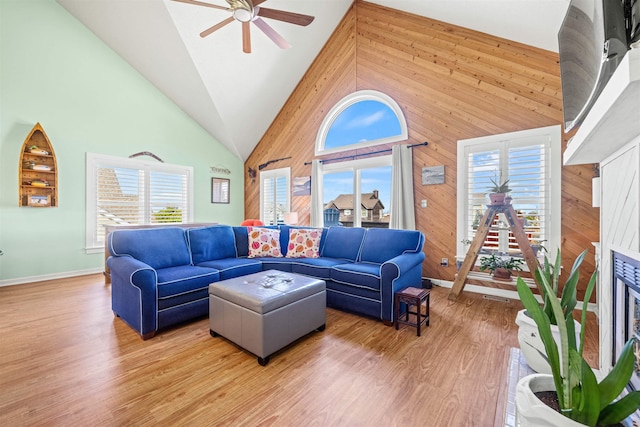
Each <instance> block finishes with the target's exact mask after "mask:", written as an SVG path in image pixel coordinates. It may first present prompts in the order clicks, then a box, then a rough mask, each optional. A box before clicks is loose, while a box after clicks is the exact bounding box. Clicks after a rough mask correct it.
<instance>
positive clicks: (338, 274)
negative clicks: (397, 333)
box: [107, 225, 425, 339]
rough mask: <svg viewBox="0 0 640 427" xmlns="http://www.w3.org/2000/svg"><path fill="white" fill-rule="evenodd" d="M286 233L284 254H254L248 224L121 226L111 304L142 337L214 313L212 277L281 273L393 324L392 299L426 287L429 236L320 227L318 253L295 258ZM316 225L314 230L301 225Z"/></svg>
mask: <svg viewBox="0 0 640 427" xmlns="http://www.w3.org/2000/svg"><path fill="white" fill-rule="evenodd" d="M266 228H271V229H276V230H279V233H280V234H279V243H280V249H281V252H282V255H283V256H282V257H259V258H251V257H249V237H248V228H247V227H242V226H227V225H216V226H211V227H199V228H190V229H183V228H178V227H163V228H153V229H138V230H116V231H113V232H111V233H110V234H109V235H108V240H107V247H108V250H109V254H110V256H109V258H108V260H107V265H108V266H109V269H110V270H111V281H112V290H111V291H112V309H113V312H114V314H115V315H116V316H118V317H120V318H121V319H122V320H124V321H125V322H126V323H127V324H128V325H129V326H131V327H132V328H133V329H135V330H136V331H137V332H138V333H139V334H140V335H141V336H142V338H143V339H147V338H151V337H153V336H154V335H155V333H156V331H157V330H158V329H162V328H165V327H168V326H171V325H174V324H177V323H180V322H183V321H186V320H190V319H194V318H197V317H201V316H203V315H207V314H208V312H209V301H208V297H209V296H208V286H209V284H210V283H212V282H216V281H219V280H225V279H229V278H233V277H239V276H244V275H247V274H251V273H256V272H259V271H263V270H270V269H275V270H280V271H288V272H293V273H299V274H304V275H307V276H312V277H316V278H319V279H322V280H324V281H325V282H326V289H327V305H328V306H329V307H333V308H337V309H341V310H345V311H350V312H353V313H357V314H362V315H366V316H370V317H375V318H378V319H381V320H382V321H384V322H385V323H386V324H391V323H392V322H393V320H394V319H393V296H394V293H395V292H396V291H398V290H399V289H402V288H404V287H406V286H418V287H419V286H420V283H421V276H422V262H423V261H424V258H425V256H424V253H423V252H422V248H423V245H424V235H423V234H422V233H421V232H419V231H410V230H393V229H382V228H371V229H365V228H347V227H328V228H324V229H321V231H322V236H321V238H320V242H319V257H317V258H288V257H286V254H287V247H288V243H289V233H290V230H291V229H292V228H294V227H290V226H286V225H280V226H273V227H266ZM295 228H309V227H295Z"/></svg>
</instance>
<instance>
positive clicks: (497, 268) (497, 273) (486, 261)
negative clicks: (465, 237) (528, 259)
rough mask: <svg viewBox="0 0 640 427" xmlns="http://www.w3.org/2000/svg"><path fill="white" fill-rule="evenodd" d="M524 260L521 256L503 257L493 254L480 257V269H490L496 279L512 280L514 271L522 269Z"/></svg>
mask: <svg viewBox="0 0 640 427" xmlns="http://www.w3.org/2000/svg"><path fill="white" fill-rule="evenodd" d="M523 265H524V261H523V260H522V259H521V258H514V257H507V258H505V257H502V256H501V255H497V254H495V253H494V254H491V255H489V256H486V257H482V258H481V259H480V271H485V270H489V271H490V272H491V274H492V276H493V278H494V279H498V280H511V275H512V273H513V272H514V271H522V266H523Z"/></svg>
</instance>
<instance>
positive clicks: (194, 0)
mask: <svg viewBox="0 0 640 427" xmlns="http://www.w3.org/2000/svg"><path fill="white" fill-rule="evenodd" d="M173 1H177V2H180V3H187V4H195V5H196V6H205V7H210V8H213V9H220V10H227V11H230V10H231V9H229V8H228V7H224V6H218V5H215V4H211V3H205V2H202V1H197V0H173Z"/></svg>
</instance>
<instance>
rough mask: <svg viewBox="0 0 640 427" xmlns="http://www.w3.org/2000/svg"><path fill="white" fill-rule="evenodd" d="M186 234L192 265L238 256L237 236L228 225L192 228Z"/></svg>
mask: <svg viewBox="0 0 640 427" xmlns="http://www.w3.org/2000/svg"><path fill="white" fill-rule="evenodd" d="M186 233H187V242H188V244H189V248H190V249H191V263H192V264H199V263H201V262H204V261H212V260H216V259H224V258H235V257H236V256H237V254H236V239H235V235H234V232H233V229H232V228H231V227H230V226H228V225H214V226H212V227H202V228H190V229H188V230H187V232H186Z"/></svg>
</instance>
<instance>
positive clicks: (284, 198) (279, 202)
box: [260, 168, 291, 225]
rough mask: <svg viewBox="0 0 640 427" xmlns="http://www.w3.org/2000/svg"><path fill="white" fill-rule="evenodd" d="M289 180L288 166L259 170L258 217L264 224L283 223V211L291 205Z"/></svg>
mask: <svg viewBox="0 0 640 427" xmlns="http://www.w3.org/2000/svg"><path fill="white" fill-rule="evenodd" d="M290 182H291V170H290V169H289V168H282V169H274V170H270V171H261V172H260V219H261V220H262V222H264V223H265V224H266V225H276V224H283V223H284V213H285V212H289V209H290V205H291V201H290V199H289V194H290V191H289V188H290Z"/></svg>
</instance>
